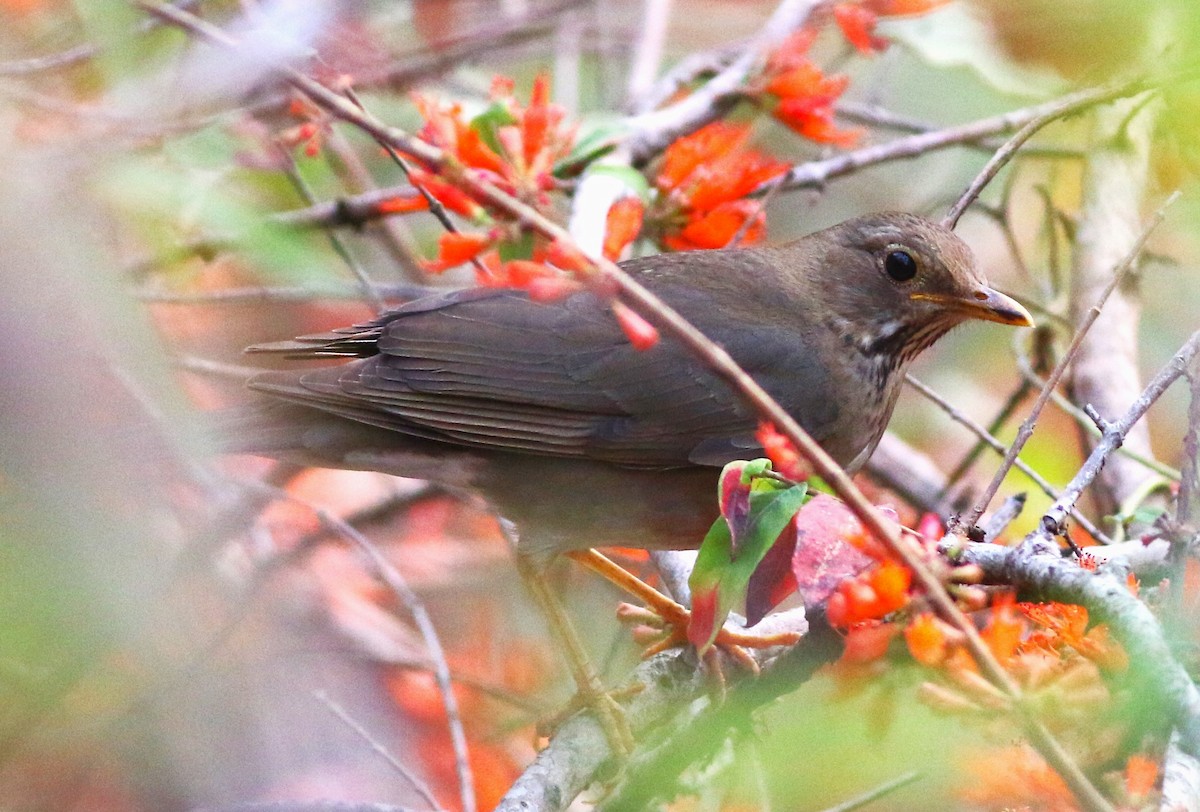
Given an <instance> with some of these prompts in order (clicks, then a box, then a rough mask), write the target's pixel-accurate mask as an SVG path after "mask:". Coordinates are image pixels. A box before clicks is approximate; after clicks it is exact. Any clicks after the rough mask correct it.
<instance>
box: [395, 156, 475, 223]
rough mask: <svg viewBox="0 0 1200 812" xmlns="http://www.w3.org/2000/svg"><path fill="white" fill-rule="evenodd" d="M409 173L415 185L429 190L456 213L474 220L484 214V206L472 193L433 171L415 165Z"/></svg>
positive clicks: (437, 199) (435, 198)
mask: <svg viewBox="0 0 1200 812" xmlns="http://www.w3.org/2000/svg"><path fill="white" fill-rule="evenodd" d="M408 174H409V178H410V179H411V180H412V183H413V185H414V186H419V187H421V188H422V189H424V190H425V191H427V192H429V194H430V195H431V196H432V197H433V199H434V200H436V201H437V202H439V203H441V204H442V205H443V206H445V207H446V208H447V209H449V210H450V211H452V212H454V213H455V214H461V215H462V216H463V217H469V218H471V219H472V220H478V219H480V218H481V217H482V216H483V214H484V209H483V206H481V205H479V204H478V203H477V202H475V200H474V199H473V198H472V197H471V196H470V195H468V194H467V193H465V192H463V191H461V190H460V189H459V188H458V187H457V186H452V185H451V184H449V183H447V182H446V181H444V180H442V179H441V178H439V177H438V176H437V175H435V174H433V173H432V172H428V171H426V170H424V169H421V168H420V167H415V166H414V167H413V168H412V169H410V170H409V173H408Z"/></svg>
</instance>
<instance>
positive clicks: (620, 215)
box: [604, 197, 645, 262]
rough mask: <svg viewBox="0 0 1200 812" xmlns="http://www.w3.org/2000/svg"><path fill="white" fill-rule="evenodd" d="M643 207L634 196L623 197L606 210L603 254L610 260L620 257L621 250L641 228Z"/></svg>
mask: <svg viewBox="0 0 1200 812" xmlns="http://www.w3.org/2000/svg"><path fill="white" fill-rule="evenodd" d="M644 213H645V207H644V206H643V205H642V201H641V200H639V199H638V198H636V197H623V198H621V199H620V200H618V201H617V202H616V203H614V204H613V205H612V206H611V207H610V208H609V210H608V216H607V218H606V227H605V233H604V256H605V257H606V258H607V259H610V260H612V261H614V262H615V261H617V260H618V259H620V257H621V252H622V251H624V250H625V247H626V246H627V245H629V244H630V243H631V242H633V241H634V239H636V238H637V235H638V233H639V232H640V231H641V230H642V217H643V215H644Z"/></svg>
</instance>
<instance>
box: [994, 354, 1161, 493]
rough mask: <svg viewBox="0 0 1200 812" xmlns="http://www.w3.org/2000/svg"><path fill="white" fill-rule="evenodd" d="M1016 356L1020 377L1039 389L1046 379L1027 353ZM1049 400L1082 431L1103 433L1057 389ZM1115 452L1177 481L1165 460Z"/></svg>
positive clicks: (1120, 451)
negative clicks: (1039, 372) (1080, 427)
mask: <svg viewBox="0 0 1200 812" xmlns="http://www.w3.org/2000/svg"><path fill="white" fill-rule="evenodd" d="M1016 357H1017V371H1018V372H1020V373H1021V377H1022V378H1024V379H1025V380H1026V381H1027V382H1028V383H1029V385H1030V386H1036V387H1038V389H1041V387H1043V386H1045V385H1046V379H1045V378H1043V377H1041V376H1040V375H1038V373H1037V371H1036V370H1035V369H1034V368H1033V365H1032V364H1031V363H1030V362H1029V357H1028V356H1027V355H1025V354H1024V353H1022V352H1018V353H1016ZM1050 402H1051V403H1053V404H1054V406H1055V407H1056V408H1057V409H1058V410H1059V411H1060V412H1062V413H1063V414H1065V415H1067V416H1068V417H1070V418H1071V419H1072V420H1074V421H1075V422H1076V423H1078V424H1079V425H1080V426H1082V427H1083V429H1084V431H1087V432H1088V433H1089V434H1092V435H1093V436H1095V437H1099V436H1100V435H1101V434H1103V432H1102V431H1101V430H1100V429H1098V428H1096V424H1095V423H1093V422H1092V420H1091V419H1090V418H1089V417H1088V416H1087V414H1085V413H1084V411H1083V409H1080V408H1079V407H1078V406H1076V405H1075V404H1074V403H1072V402H1071V401H1069V400H1067V399H1066V398H1065V397H1063V396H1062V395H1061V394H1059V393H1058V392H1057V391H1056V392H1055V393H1054V394H1053V395H1051V396H1050ZM1117 453H1118V454H1120V455H1121V456H1123V457H1128V458H1129V459H1131V460H1133V461H1134V462H1137V463H1139V464H1140V465H1144V466H1145V467H1146V468H1147V469H1149V470H1151V471H1154V472H1155V473H1156V474H1158V475H1160V476H1164V477H1166V478H1167V479H1170V480H1172V481H1174V482H1178V481H1179V476H1180V474H1179V471H1177V470H1176V469H1174V468H1172V467H1171V466H1169V465H1167V464H1166V463H1165V462H1161V461H1159V460H1156V459H1153V458H1151V457H1146V456H1143V455H1141V454H1139V453H1137V452H1136V451H1131V450H1129V449H1128V448H1124V447H1121V448H1118V449H1117Z"/></svg>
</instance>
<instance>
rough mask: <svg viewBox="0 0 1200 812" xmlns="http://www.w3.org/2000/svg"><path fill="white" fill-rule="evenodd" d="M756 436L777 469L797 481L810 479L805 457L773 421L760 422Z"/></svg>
mask: <svg viewBox="0 0 1200 812" xmlns="http://www.w3.org/2000/svg"><path fill="white" fill-rule="evenodd" d="M754 436H755V438H756V439H757V440H758V441H759V442H760V443H762V447H763V453H764V454H766V455H767V458H768V459H769V460H771V464H772V465H773V466H775V470H776V471H778V472H779V473H781V474H783V475H784V476H786V477H788V478H789V479H792V480H795V481H796V482H799V481H801V480H805V479H808V477H809V474H810V471H809V470H808V466H807V465H806V464H805V461H804V458H803V457H801V456H800V452H799V451H797V450H796V447H795V446H794V445H792V441H791V440H789V439H788V438H787V437H786V436H785V435H783V434H782V433H780V432H779V430H778V429H776V428H775V425H774V424H773V423H768V422H765V421H764V422H762V423H759V424H758V431H757V432H756V433H755V435H754Z"/></svg>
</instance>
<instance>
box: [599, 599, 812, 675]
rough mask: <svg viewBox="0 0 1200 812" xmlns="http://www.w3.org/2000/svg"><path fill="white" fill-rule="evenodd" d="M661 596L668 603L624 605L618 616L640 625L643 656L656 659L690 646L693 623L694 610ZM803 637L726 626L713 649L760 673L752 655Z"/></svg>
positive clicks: (636, 632) (636, 631) (637, 634)
mask: <svg viewBox="0 0 1200 812" xmlns="http://www.w3.org/2000/svg"><path fill="white" fill-rule="evenodd" d="M660 595H661V593H660ZM661 597H663V598H664V600H666V601H667V602H668V603H666V604H662V603H660V604H658V605H655V606H654V607H652V608H646V607H642V606H634V605H633V604H630V603H623V604H621V605H620V607H618V609H617V617H619V618H620V619H621V620H622V621H623V622H625V623H631V624H636V628H635V629H634V639H636V640H637V641H638V642H639V643H642V644H643V645H645V646H646V648H645V650H644V651H643V652H642V656H643V657H652V656H654V655H655V654H658V653H659V652H662V651H666V650H667V649H671V648H676V647H678V646H686V645H688V643H689V639H688V625H689V624H690V623H691V620H692V613H691V611H690V610H688V609H687V608H685V607H683V606H681V605H680V604H678V603H676V602H675V601H673V600H671V599H670V598H667V597H666V596H665V595H661ZM800 637H801V635H800V634H799V633H798V632H774V633H770V634H753V633H751V632H745V631H741V630H738V629H735V628H732V627H731V626H729V625H726V626H723V627H722V628H721V630H720V631H719V632H717V636H716V639H714V640H713V643H712V648H713V649H715V650H717V651H722V652H724V653H725V654H727V655H729V657H730V658H731V659H732V660H733V661H734V662H735V663H738V664H739V665H741V666H743V667H745V668H746V669H747V670H749V671H751V672H753V673H758V670H759V667H758V660H757V659H755V657H754V655H753V654H752V653H751V651H752V650H754V649H765V648H774V647H776V646H791V645H795V644H796V643H797V642H798V641H799V640H800ZM709 653H711V652H709ZM706 661H708V658H707V655H706ZM710 664H711V663H710Z"/></svg>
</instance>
